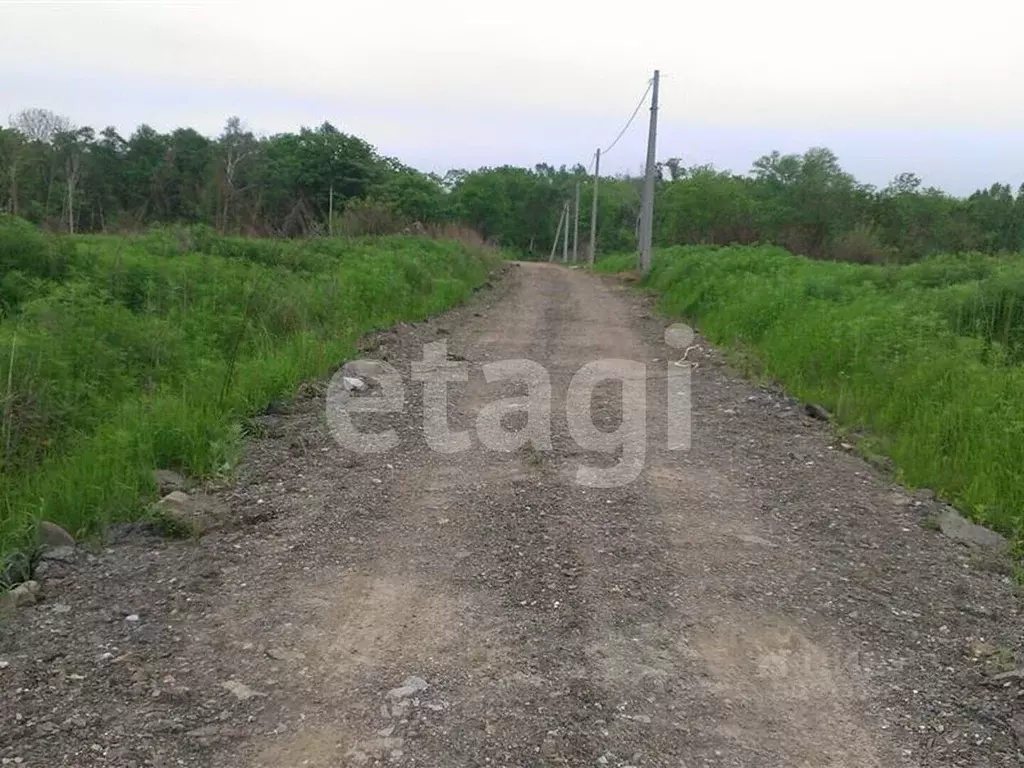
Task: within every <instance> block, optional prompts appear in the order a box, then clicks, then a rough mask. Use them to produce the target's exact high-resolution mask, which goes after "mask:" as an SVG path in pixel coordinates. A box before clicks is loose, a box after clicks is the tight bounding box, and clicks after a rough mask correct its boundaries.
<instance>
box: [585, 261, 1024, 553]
mask: <svg viewBox="0 0 1024 768" xmlns="http://www.w3.org/2000/svg"><path fill="white" fill-rule="evenodd" d="M598 266H599V267H600V268H601V269H602V270H603V271H608V272H612V271H620V270H624V269H632V268H633V257H632V256H629V257H610V258H609V259H607V260H605V261H604V262H602V263H601V264H599V265H598ZM644 286H645V287H647V288H649V289H653V290H654V291H655V292H656V293H658V294H659V295H660V297H661V304H660V305H661V308H662V309H663V310H664V311H665V312H666V313H667V314H670V315H676V316H681V317H685V318H688V319H690V320H691V321H693V322H694V323H696V324H697V325H698V326H699V327H700V328H701V330H702V331H703V332H704V333H705V335H707V336H708V337H709V338H710V339H711V340H712V341H714V342H716V343H719V344H722V345H724V346H725V347H726V348H731V349H733V350H737V351H739V352H741V353H742V356H743V357H744V358H746V359H751V358H753V359H755V360H756V361H757V365H758V367H759V368H760V370H759V373H763V374H764V375H767V376H770V377H772V378H774V379H776V380H778V381H779V382H781V383H782V384H783V385H784V386H785V387H786V388H787V389H788V390H789V391H790V392H792V393H793V394H794V395H796V396H797V397H800V398H801V399H804V400H809V401H814V402H818V403H821V404H822V405H824V406H825V407H826V408H828V409H829V410H831V411H832V412H833V413H834V414H835V416H836V422H837V424H838V426H839V428H840V429H844V430H849V431H851V432H858V433H860V434H862V435H863V436H864V438H863V441H862V443H861V446H862V448H863V449H865V450H866V451H869V452H871V453H876V454H882V455H887V456H890V457H891V458H892V459H893V460H894V461H895V463H896V466H897V470H896V471H897V477H898V479H899V480H901V481H902V482H904V483H906V484H908V485H911V486H915V487H928V488H933V489H935V490H936V491H937V492H938V493H939V494H940V495H941V496H942V497H943V498H946V499H948V500H950V501H952V502H953V503H955V504H956V505H957V506H958V507H960V508H961V509H964V510H965V511H967V512H968V513H970V514H971V515H972V516H973V517H974V518H975V519H976V520H978V521H980V522H982V523H985V524H986V525H989V526H991V527H993V528H995V529H997V530H999V531H1001V532H1003V533H1005V534H1007V535H1009V536H1011V537H1014V538H1015V539H1016V540H1017V542H1018V543H1019V542H1020V541H1021V540H1022V538H1024V472H1022V471H1021V467H1024V367H1022V365H1021V364H1022V362H1024V262H1022V261H1020V260H1019V259H1017V260H998V259H994V258H989V257H982V256H974V255H964V256H955V257H954V256H948V257H940V258H934V259H929V260H927V261H923V262H920V263H917V264H913V265H907V266H868V265H854V264H839V263H831V262H820V261H810V260H807V259H804V258H800V257H796V256H793V255H791V254H790V253H788V252H786V251H783V250H782V249H779V248H775V247H732V248H711V247H681V248H671V249H665V250H660V251H657V252H656V254H655V258H654V266H653V270H652V273H651V275H650V276H649V277H648V278H647V280H645V281H644Z"/></svg>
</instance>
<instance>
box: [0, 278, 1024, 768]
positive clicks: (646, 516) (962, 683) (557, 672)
mask: <svg viewBox="0 0 1024 768" xmlns="http://www.w3.org/2000/svg"><path fill="white" fill-rule="evenodd" d="M667 324H668V322H667V321H665V320H663V319H659V318H658V317H657V316H656V315H655V314H654V313H653V311H652V310H651V308H650V306H649V303H648V301H647V300H645V299H644V298H642V297H639V296H637V295H636V294H635V293H634V292H632V291H629V290H628V289H627V288H625V287H623V286H621V285H620V284H618V283H617V282H616V281H613V280H610V279H605V280H602V279H601V278H599V277H596V276H594V275H591V274H588V273H585V272H583V271H581V270H570V269H564V268H560V267H554V266H548V265H536V264H534V265H528V264H523V265H514V266H512V267H510V268H509V269H507V270H506V272H505V276H504V277H503V278H501V279H498V280H496V281H495V285H494V286H493V287H492V288H490V289H488V290H485V291H483V292H481V293H480V294H479V295H478V296H477V297H476V298H475V299H474V300H473V301H472V302H471V303H470V304H468V305H467V306H464V307H461V308H459V309H457V310H454V311H453V312H451V313H449V314H448V315H445V316H443V317H440V318H436V319H434V320H432V321H430V322H427V323H422V324H418V325H416V326H404V327H400V328H398V329H396V330H394V331H391V332H385V333H381V334H379V335H378V336H377V337H375V341H374V344H373V345H372V346H373V349H372V351H370V352H368V353H367V356H369V357H378V358H381V359H387V360H388V361H389V362H390V363H391V364H393V365H394V366H395V367H396V368H398V369H399V370H400V371H403V372H404V373H408V372H409V370H410V364H411V363H412V362H413V361H416V360H419V359H420V358H421V356H422V354H423V345H424V344H425V343H428V342H437V341H441V340H443V341H445V342H446V343H447V348H448V352H449V354H450V356H451V358H452V359H455V360H458V359H459V358H464V359H465V360H467V361H468V363H467V364H468V366H469V372H470V378H469V381H468V382H467V383H454V384H451V385H449V390H450V392H451V401H450V407H449V413H448V417H449V422H450V424H451V428H452V429H453V430H458V429H468V430H469V431H470V437H471V438H472V439H474V440H475V437H473V435H474V434H475V425H476V420H477V414H478V413H479V411H480V410H481V408H484V407H486V406H487V405H488V404H489V403H494V402H496V401H497V400H499V399H500V398H502V397H509V396H511V395H513V394H516V393H517V392H518V393H519V394H523V392H522V390H517V389H516V387H515V385H514V384H513V383H508V382H505V383H494V384H488V383H486V382H485V381H484V378H483V376H482V375H481V372H480V364H483V363H488V362H494V361H500V360H507V359H528V360H532V361H535V362H536V363H539V364H540V365H542V366H544V368H545V369H546V370H547V372H548V374H549V375H550V380H551V397H552V409H551V413H552V443H551V449H550V450H534V449H529V448H526V449H520V450H515V451H512V452H510V453H502V452H496V451H489V450H484V449H482V448H480V446H479V445H478V444H474V445H473V447H472V448H471V449H469V450H467V451H463V452H459V453H453V454H445V453H440V452H437V451H433V450H430V449H429V448H428V447H427V445H426V444H425V440H424V436H423V423H424V413H423V405H422V397H421V387H420V386H419V385H418V384H417V383H416V382H413V381H411V380H410V381H409V382H408V386H407V387H406V391H407V400H408V402H407V406H406V408H405V410H404V411H403V412H401V413H394V414H381V415H375V416H366V417H365V420H364V423H363V425H362V426H363V427H365V428H370V427H372V428H374V429H382V428H385V427H390V428H393V429H395V430H397V433H398V435H399V437H400V438H401V440H400V444H399V445H398V447H397V448H395V449H394V450H392V451H389V452H386V453H381V454H373V455H359V454H356V453H353V452H352V451H349V450H346V449H345V448H343V447H342V446H339V444H338V443H337V441H336V440H334V439H333V438H332V436H331V432H330V430H329V429H328V425H327V420H326V418H325V405H324V396H323V392H324V387H323V386H319V387H318V386H310V387H307V388H306V390H307V391H306V392H305V394H304V396H303V397H300V398H299V399H298V400H297V401H296V402H294V403H290V404H280V405H278V406H277V407H275V408H274V409H272V412H271V413H269V414H268V415H267V416H264V417H261V418H260V419H259V420H258V422H257V425H256V428H255V429H254V430H253V431H255V432H256V434H255V435H254V436H253V437H252V439H251V440H250V441H249V445H248V449H247V454H246V457H245V460H244V463H243V467H242V471H241V476H240V477H239V478H238V480H237V482H236V483H233V484H231V485H230V486H225V487H222V488H214V489H212V491H211V493H212V494H213V497H214V498H215V499H216V500H217V501H218V503H219V504H220V505H221V508H222V509H223V512H224V521H223V525H222V527H221V528H220V529H219V530H215V531H213V532H211V533H209V534H207V535H206V536H204V537H203V538H201V539H198V540H196V541H170V540H165V539H161V538H159V537H156V536H153V535H151V534H147V533H146V531H145V530H143V529H139V528H131V527H126V528H122V529H120V530H119V532H118V536H117V537H116V538H115V540H114V541H112V542H110V543H108V544H107V545H106V546H104V547H102V548H99V547H96V548H93V550H92V551H91V553H89V554H83V555H80V556H79V558H78V559H77V560H76V561H75V562H72V563H53V564H51V566H50V572H49V573H48V574H47V576H46V578H45V580H44V582H43V586H44V593H45V599H43V600H42V601H41V602H40V603H39V604H38V605H35V606H31V607H27V608H23V609H20V610H19V611H18V612H17V614H16V615H15V616H14V617H11V618H8V619H6V620H4V621H5V623H4V624H3V629H2V630H0V758H2V761H3V764H4V765H8V764H10V765H14V764H19V765H26V766H45V767H46V768H50V767H52V766H143V765H145V766H225V767H226V768H234V767H238V768H241V767H243V766H246V767H249V766H251V767H254V768H292V767H295V768H298V767H300V766H310V767H311V768H334V767H336V766H364V765H366V766H369V765H388V766H444V767H446V768H447V767H452V768H454V767H456V766H604V765H606V766H618V767H620V768H621V767H623V766H627V765H630V766H678V767H682V766H686V767H687V768H695V767H697V766H721V767H722V768H725V767H733V766H737V767H738V766H760V767H775V766H777V767H779V768H819V767H820V768H824V767H834V768H870V767H874V766H878V767H886V768H887V767H889V766H1004V765H1005V766H1009V765H1018V764H1019V762H1018V760H1019V757H1020V752H1019V749H1020V748H1021V741H1020V740H1024V720H1022V718H1021V714H1020V713H1021V711H1022V707H1021V699H1020V695H1021V680H1020V679H1018V678H1016V677H1013V676H1012V675H1011V676H1009V677H1006V678H996V679H993V675H995V674H998V673H1000V672H1006V671H1009V670H1012V669H1013V668H1014V664H1015V660H1014V652H1019V651H1020V650H1021V648H1022V636H1021V633H1022V629H1021V620H1020V613H1019V604H1018V599H1017V598H1016V597H1015V596H1014V588H1013V584H1012V580H1011V579H1010V578H1008V576H1007V574H1006V572H1005V565H1004V564H1002V563H1000V562H994V561H992V560H991V559H990V558H988V557H986V556H984V555H983V554H982V553H978V552H974V551H972V550H969V549H967V548H966V547H963V546H962V545H960V544H957V543H955V542H953V541H950V540H948V539H946V538H944V537H943V536H942V535H941V534H939V533H937V532H936V531H934V530H932V528H931V526H929V525H928V523H927V520H928V519H929V515H930V514H932V513H933V512H934V506H935V505H934V504H933V503H931V502H928V501H925V502H924V503H921V502H917V503H915V502H914V500H913V499H912V498H911V497H910V496H909V495H908V494H907V492H906V491H904V490H902V489H901V488H899V487H898V486H896V485H894V484H893V483H892V481H891V480H889V479H887V478H886V477H884V476H883V475H882V474H880V473H879V472H877V471H876V470H874V469H872V468H871V467H869V466H868V465H867V464H865V463H864V462H863V461H862V460H860V459H859V458H857V457H856V456H855V455H852V454H851V453H850V452H849V451H847V450H844V448H843V447H842V446H841V445H840V444H839V442H838V440H837V439H836V438H835V437H834V436H833V435H832V434H831V433H830V431H829V428H828V426H827V425H826V424H823V423H822V422H820V421H815V420H813V419H811V418H810V417H809V416H808V415H807V414H806V413H805V412H804V410H803V409H802V408H801V407H800V404H798V403H795V402H794V401H793V400H791V399H790V398H788V397H787V396H785V395H784V394H782V393H780V392H778V391H775V390H771V389H767V388H759V387H758V386H756V385H754V384H751V383H749V382H746V381H744V380H742V379H741V378H740V377H739V376H738V375H737V374H736V373H735V372H733V371H732V370H731V369H730V368H729V367H728V366H727V365H726V364H725V363H724V361H723V360H722V359H721V355H720V353H718V352H716V351H715V350H714V349H712V348H711V347H710V346H709V345H707V344H706V343H705V342H704V341H702V340H701V339H700V337H698V338H697V339H696V341H695V342H693V343H694V344H695V345H697V346H696V348H694V349H691V350H690V351H689V352H688V353H687V356H686V357H687V360H686V362H687V363H690V362H692V363H696V366H695V367H689V368H685V369H684V367H683V366H682V365H680V366H677V370H676V372H678V370H687V371H689V373H690V375H691V377H692V385H693V408H692V429H693V431H692V445H691V447H690V449H689V450H685V451H683V450H669V449H668V447H667V445H666V436H665V423H666V418H667V414H666V397H667V396H668V394H669V393H668V391H667V390H666V382H667V381H669V379H668V378H667V373H666V372H667V371H670V370H672V368H671V367H670V365H671V361H676V360H678V359H679V358H680V357H682V355H683V352H682V351H681V350H679V349H673V348H672V347H670V346H667V345H666V343H665V328H666V325H667ZM616 358H617V359H623V360H630V361H635V362H637V363H643V364H645V365H646V386H647V390H646V392H647V397H646V403H647V419H646V430H647V435H646V440H645V445H646V452H645V455H644V461H643V471H642V473H641V475H640V477H639V478H638V479H637V480H636V481H635V482H632V483H629V484H627V485H623V486H621V487H610V488H599V487H592V486H591V487H588V486H586V485H581V484H579V483H578V482H577V480H576V477H577V470H578V468H579V467H580V466H581V465H584V464H586V465H592V466H604V467H610V466H612V465H613V464H614V463H615V461H616V459H615V458H613V457H609V456H603V455H600V454H597V453H594V452H592V451H586V450H583V449H581V448H580V447H579V446H578V445H577V443H576V441H575V440H574V439H573V436H572V435H571V434H570V433H569V430H568V427H567V422H566V417H565V396H566V390H567V387H568V384H569V381H570V379H571V378H572V376H573V375H574V374H575V373H576V372H577V371H579V370H580V368H581V367H583V366H584V365H585V364H587V363H590V362H592V361H595V360H600V359H616ZM677 383H678V380H672V386H675V385H676V384H677ZM372 394H373V392H372V391H371V392H370V393H367V396H372ZM620 403H621V396H620V388H619V387H616V386H615V385H602V386H600V387H598V388H597V389H596V390H595V393H594V397H593V402H592V407H593V413H594V414H595V422H596V423H597V424H598V425H603V428H604V429H614V428H615V426H616V424H617V422H618V419H619V417H620V415H621V414H620V411H621V406H620ZM516 418H517V417H515V416H513V417H510V418H509V419H508V420H507V422H506V425H507V426H509V427H510V428H514V427H516V426H517V424H516V423H514V422H515V420H516Z"/></svg>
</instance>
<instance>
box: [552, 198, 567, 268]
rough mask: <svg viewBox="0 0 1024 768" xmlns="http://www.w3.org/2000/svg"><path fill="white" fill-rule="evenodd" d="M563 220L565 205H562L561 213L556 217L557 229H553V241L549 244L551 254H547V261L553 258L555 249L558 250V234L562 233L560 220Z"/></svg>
mask: <svg viewBox="0 0 1024 768" xmlns="http://www.w3.org/2000/svg"><path fill="white" fill-rule="evenodd" d="M563 221H565V206H564V205H563V206H562V215H561V216H559V217H558V229H556V230H555V242H553V243H552V244H551V255H550V256H548V261H554V260H555V251H557V250H558V236H559V235H560V234H562V222H563Z"/></svg>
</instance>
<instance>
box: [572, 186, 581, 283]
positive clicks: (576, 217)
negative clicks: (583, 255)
mask: <svg viewBox="0 0 1024 768" xmlns="http://www.w3.org/2000/svg"><path fill="white" fill-rule="evenodd" d="M579 260H580V183H579V182H578V181H577V182H576V202H575V203H574V204H573V217H572V263H573V264H577V263H579Z"/></svg>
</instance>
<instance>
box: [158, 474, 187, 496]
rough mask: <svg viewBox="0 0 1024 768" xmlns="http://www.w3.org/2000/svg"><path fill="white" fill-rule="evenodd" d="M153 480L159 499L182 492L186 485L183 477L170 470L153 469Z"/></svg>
mask: <svg viewBox="0 0 1024 768" xmlns="http://www.w3.org/2000/svg"><path fill="white" fill-rule="evenodd" d="M153 479H154V480H156V484H157V487H158V488H159V489H160V496H161V497H163V496H166V495H167V494H169V493H173V492H174V491H184V490H185V488H186V485H187V484H186V483H185V478H184V477H182V476H181V475H179V474H178V473H177V472H175V471H173V470H170V469H154V470H153Z"/></svg>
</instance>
